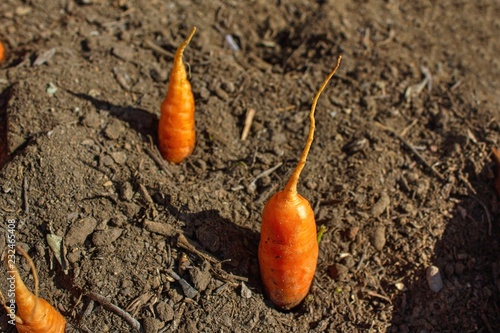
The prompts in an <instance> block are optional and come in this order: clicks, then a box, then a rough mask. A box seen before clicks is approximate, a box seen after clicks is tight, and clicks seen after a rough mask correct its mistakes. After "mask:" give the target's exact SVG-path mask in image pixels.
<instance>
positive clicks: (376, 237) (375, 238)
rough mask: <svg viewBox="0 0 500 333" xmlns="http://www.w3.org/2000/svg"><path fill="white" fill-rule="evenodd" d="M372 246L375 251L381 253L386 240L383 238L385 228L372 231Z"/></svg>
mask: <svg viewBox="0 0 500 333" xmlns="http://www.w3.org/2000/svg"><path fill="white" fill-rule="evenodd" d="M371 241H372V245H373V247H374V248H375V249H376V250H377V251H382V249H383V248H384V246H385V242H386V238H385V227H383V226H382V227H377V228H375V230H374V231H373V235H372V238H371Z"/></svg>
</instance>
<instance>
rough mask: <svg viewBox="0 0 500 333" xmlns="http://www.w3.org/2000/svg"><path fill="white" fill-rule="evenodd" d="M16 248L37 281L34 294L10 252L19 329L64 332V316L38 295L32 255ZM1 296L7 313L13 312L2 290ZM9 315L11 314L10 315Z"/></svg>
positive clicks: (27, 332) (36, 332)
mask: <svg viewBox="0 0 500 333" xmlns="http://www.w3.org/2000/svg"><path fill="white" fill-rule="evenodd" d="M16 249H17V251H19V252H20V253H21V254H22V256H23V257H24V258H26V260H27V261H28V263H29V265H30V267H31V270H32V272H33V278H34V281H35V294H34V295H33V293H32V292H31V291H29V290H28V288H27V287H26V285H25V284H24V283H23V280H22V279H21V276H20V275H19V271H18V270H17V267H16V265H15V263H14V262H13V261H11V260H12V259H9V257H11V258H12V256H11V255H10V254H9V255H8V256H6V262H7V267H8V268H9V280H11V279H14V282H13V283H14V288H13V290H14V291H15V298H16V305H17V313H16V315H15V324H16V329H17V331H18V332H19V333H63V332H64V330H65V328H66V320H65V319H64V317H63V316H62V315H61V314H60V313H59V312H58V311H57V310H56V309H54V308H53V307H52V306H51V305H50V304H49V303H48V302H47V301H46V300H44V299H43V298H39V297H38V275H37V273H36V269H35V264H34V263H33V260H31V258H30V256H29V255H28V254H27V253H26V252H25V251H24V250H23V249H22V248H20V247H18V246H16ZM9 252H10V250H9ZM9 296H10V295H9ZM0 298H1V300H2V302H3V306H4V308H5V310H6V311H7V313H8V314H10V313H12V312H11V309H10V308H9V307H8V306H7V304H6V302H5V298H4V296H3V294H2V293H1V292H0ZM9 317H11V316H10V315H9Z"/></svg>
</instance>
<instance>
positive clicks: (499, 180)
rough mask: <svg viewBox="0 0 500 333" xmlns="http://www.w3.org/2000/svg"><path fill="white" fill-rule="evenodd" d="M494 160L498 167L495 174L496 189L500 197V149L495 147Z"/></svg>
mask: <svg viewBox="0 0 500 333" xmlns="http://www.w3.org/2000/svg"><path fill="white" fill-rule="evenodd" d="M492 152H493V160H494V161H495V164H496V167H497V174H496V175H495V190H496V191H497V194H498V196H499V197H500V151H499V150H498V149H496V148H495V147H493V149H492Z"/></svg>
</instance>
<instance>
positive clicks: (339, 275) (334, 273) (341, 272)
mask: <svg viewBox="0 0 500 333" xmlns="http://www.w3.org/2000/svg"><path fill="white" fill-rule="evenodd" d="M328 272H329V274H330V277H331V278H332V279H334V280H336V281H346V280H347V279H348V273H349V268H347V267H346V266H344V265H342V264H333V265H331V266H330V267H329V268H328Z"/></svg>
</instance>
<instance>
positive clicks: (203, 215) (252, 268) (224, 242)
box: [157, 196, 263, 292]
mask: <svg viewBox="0 0 500 333" xmlns="http://www.w3.org/2000/svg"><path fill="white" fill-rule="evenodd" d="M157 200H158V198H157ZM158 203H159V204H160V205H163V206H165V207H166V209H167V210H168V212H169V213H170V214H171V215H172V216H174V217H175V218H176V219H178V220H179V221H182V222H184V223H185V228H184V229H183V232H184V235H186V237H188V238H189V240H190V241H191V242H192V243H193V245H195V246H197V247H199V248H201V249H202V250H203V251H205V252H207V253H209V254H211V255H212V256H214V257H216V258H217V259H219V260H220V261H221V262H222V268H223V269H224V270H225V271H227V272H229V273H231V274H234V275H237V276H241V277H246V278H248V283H247V284H248V285H249V286H250V287H251V288H253V289H256V290H257V291H258V292H263V291H262V288H261V284H260V274H259V269H258V259H257V256H256V253H257V248H258V244H259V237H260V236H259V234H258V233H257V232H255V231H253V230H250V229H247V228H244V227H241V226H238V225H236V224H234V223H233V222H232V221H231V220H229V219H227V218H225V217H222V216H221V215H220V212H219V211H218V210H216V209H209V210H203V211H200V212H197V213H187V212H184V211H183V209H182V208H177V207H175V206H173V205H172V204H171V200H170V197H169V196H166V197H165V199H163V200H161V199H159V202H158Z"/></svg>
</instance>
